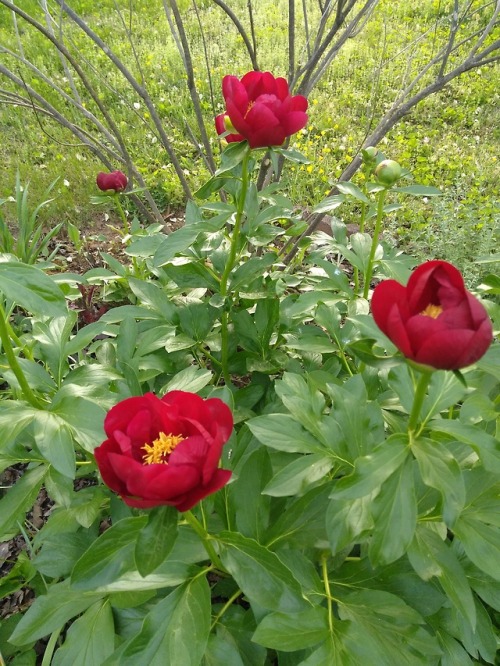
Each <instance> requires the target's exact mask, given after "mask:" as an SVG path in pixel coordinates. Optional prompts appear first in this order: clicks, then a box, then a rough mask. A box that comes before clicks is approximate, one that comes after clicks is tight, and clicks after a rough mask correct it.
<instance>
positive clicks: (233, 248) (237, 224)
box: [220, 148, 251, 384]
mask: <svg viewBox="0 0 500 666" xmlns="http://www.w3.org/2000/svg"><path fill="white" fill-rule="evenodd" d="M250 155H251V151H250V148H248V149H247V152H246V153H245V156H244V157H243V161H242V163H241V190H240V195H239V198H238V202H237V206H236V217H235V221H234V227H233V232H232V234H231V245H230V248H229V256H228V258H227V262H226V265H225V266H224V272H223V273H222V276H221V279H220V295H221V296H222V298H223V299H226V297H227V295H228V282H229V276H230V274H231V271H232V270H233V268H234V264H235V262H236V253H237V251H238V242H239V237H240V231H241V223H242V221H243V211H244V208H245V199H246V196H247V191H248V183H249V178H248V161H249V159H250ZM226 306H227V304H224V311H223V313H222V319H221V364H222V375H223V377H224V381H225V382H226V384H230V383H231V375H230V374H229V368H228V358H229V334H228V324H229V312H228V311H227V309H226Z"/></svg>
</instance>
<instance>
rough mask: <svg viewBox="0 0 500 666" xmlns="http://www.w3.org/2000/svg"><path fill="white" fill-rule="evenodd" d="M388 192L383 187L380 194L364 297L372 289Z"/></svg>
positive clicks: (366, 296)
mask: <svg viewBox="0 0 500 666" xmlns="http://www.w3.org/2000/svg"><path fill="white" fill-rule="evenodd" d="M386 194H387V190H386V189H383V190H381V191H380V192H379V195H378V202H377V219H376V221H375V230H374V232H373V240H372V246H371V248H370V256H369V257H368V266H367V267H366V273H365V287H364V290H363V298H368V292H369V291H370V282H371V279H372V275H373V262H374V260H375V252H376V251H377V246H378V237H379V236H380V229H381V227H382V218H383V216H384V203H385V197H386Z"/></svg>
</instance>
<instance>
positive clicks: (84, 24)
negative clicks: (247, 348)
mask: <svg viewBox="0 0 500 666" xmlns="http://www.w3.org/2000/svg"><path fill="white" fill-rule="evenodd" d="M156 1H157V2H158V3H160V0H156ZM39 3H40V6H41V8H42V14H43V17H44V20H38V19H37V18H36V17H35V16H34V15H33V14H30V13H29V12H27V11H25V10H23V9H21V8H20V7H18V6H17V5H16V4H15V2H14V0H0V6H1V5H3V6H4V7H5V8H7V9H9V10H10V12H11V16H12V21H13V27H14V31H15V35H16V43H17V47H16V48H12V45H11V47H10V48H9V47H7V46H5V45H2V44H0V54H2V55H3V56H4V57H3V61H4V62H2V61H0V75H1V76H2V77H3V78H4V80H8V81H10V84H9V85H8V86H6V87H1V88H0V103H3V104H15V105H17V106H19V107H23V108H25V109H26V110H31V111H32V112H35V113H36V116H37V119H38V121H39V123H40V125H41V128H42V129H44V128H43V122H42V119H43V117H50V118H51V119H53V120H55V121H57V122H58V123H60V124H61V125H62V126H64V127H65V128H66V129H67V130H69V131H70V132H71V133H72V134H73V135H74V136H75V137H76V139H77V140H78V142H79V144H81V145H84V146H86V147H87V148H88V149H89V150H90V151H91V152H92V153H93V154H94V155H95V156H96V157H97V158H98V159H99V160H100V161H101V162H102V164H103V165H104V166H105V167H106V168H108V169H110V170H111V169H114V168H117V166H118V167H120V168H122V169H123V170H125V171H126V172H127V174H128V176H129V179H130V181H131V182H132V183H135V184H137V185H138V186H139V187H143V188H146V183H145V182H144V180H143V177H142V175H141V173H140V172H139V170H138V169H137V167H136V165H135V164H134V158H133V155H132V154H131V148H130V146H129V142H128V141H127V135H126V134H124V133H123V132H122V131H121V130H120V127H119V125H118V124H117V122H116V119H115V118H114V116H113V112H112V107H110V105H109V104H104V103H103V101H102V100H101V98H100V95H99V90H98V84H99V83H101V84H102V81H103V76H102V72H101V71H99V70H98V69H97V68H96V66H95V64H93V63H92V61H89V60H88V59H87V58H86V57H85V56H84V54H83V53H82V52H81V50H80V49H78V47H77V46H76V45H75V43H74V41H72V40H71V35H72V34H74V33H72V32H71V31H70V30H69V29H68V24H70V25H71V29H72V30H74V29H75V28H76V29H78V30H81V31H82V33H84V34H85V35H86V37H87V38H88V39H90V40H91V41H92V42H93V44H94V46H95V47H97V49H99V50H101V51H102V53H104V54H105V56H106V57H107V58H108V59H109V61H110V62H109V66H110V67H112V68H116V70H117V71H118V72H119V73H120V75H121V76H122V77H123V79H124V80H125V81H126V83H127V85H128V86H129V87H130V89H131V90H132V91H133V93H134V94H135V95H136V96H137V98H138V99H141V100H142V102H143V103H144V105H145V107H146V108H147V111H148V113H149V118H150V120H149V121H148V122H149V129H150V131H151V132H152V133H154V135H155V136H156V137H157V139H158V142H159V144H160V145H161V146H162V147H163V149H164V150H165V151H166V154H167V155H168V159H169V161H170V163H171V164H172V166H173V168H174V169H175V172H176V174H177V177H178V179H179V182H180V184H181V186H182V189H183V191H184V194H185V196H186V198H187V199H189V198H191V196H192V193H191V190H190V186H189V183H188V181H187V179H186V176H185V173H184V170H183V167H182V165H181V161H180V159H179V155H178V152H177V151H176V148H175V145H174V141H173V138H172V136H171V131H170V130H169V128H168V126H167V124H166V123H165V121H164V120H163V119H162V118H161V115H160V113H159V112H158V107H157V104H156V102H155V99H154V97H153V95H152V94H151V93H150V90H149V89H148V83H147V80H146V77H145V76H144V72H143V68H142V66H141V61H140V58H139V57H138V55H137V51H136V47H135V44H134V34H133V30H132V25H131V23H127V20H126V17H125V13H124V12H123V11H122V9H121V8H120V5H119V2H118V0H115V3H114V4H115V11H116V16H117V20H118V21H119V23H120V24H121V27H122V29H123V34H125V35H126V37H127V39H128V42H129V46H130V52H131V54H132V58H133V59H132V65H131V66H129V65H127V64H126V63H125V62H124V61H123V59H122V58H120V57H119V56H118V55H117V53H116V52H114V51H113V49H112V48H111V46H110V45H109V44H108V43H107V42H106V41H104V40H103V39H102V38H101V37H100V36H99V34H98V33H97V32H96V30H94V29H93V28H92V27H91V25H89V23H88V21H86V20H85V19H84V18H83V17H82V16H81V15H79V14H78V13H77V12H76V11H75V10H74V9H73V8H72V7H71V6H70V5H69V4H68V3H67V2H65V1H64V0H53V3H52V4H51V5H50V6H49V4H48V2H47V0H39ZM161 3H162V7H161V9H162V13H163V14H164V17H165V20H166V23H167V24H168V27H169V31H170V33H171V35H172V37H173V40H174V42H175V45H176V47H177V49H178V51H179V56H180V58H181V59H182V64H183V67H184V71H185V75H186V79H185V80H186V85H187V88H188V90H189V94H190V98H191V101H192V106H193V110H194V117H195V123H194V126H191V125H190V124H189V123H188V122H187V121H186V126H185V131H186V134H187V136H188V137H189V138H190V139H191V141H192V143H193V145H194V146H195V149H196V151H197V152H198V154H199V156H200V158H201V159H203V161H204V163H205V164H206V166H207V168H208V170H209V171H210V172H211V173H213V172H214V171H215V168H216V166H215V159H214V154H213V150H212V145H211V143H210V140H209V133H208V131H207V124H206V123H207V121H208V122H210V123H212V118H206V117H204V114H203V112H202V105H201V102H200V94H199V90H198V87H197V84H196V79H195V74H194V66H193V60H194V58H193V53H192V48H193V47H192V43H191V41H192V40H190V38H189V34H188V31H187V30H186V21H185V15H184V17H183V12H182V11H181V10H180V8H179V6H178V4H177V1H176V0H161ZM377 4H378V0H335V1H334V0H318V6H317V7H314V8H311V7H310V5H309V6H308V3H307V2H306V0H302V1H301V2H300V3H299V2H298V1H297V0H288V78H289V82H290V87H291V89H292V91H293V92H294V93H299V94H302V95H306V96H307V95H309V94H310V93H311V91H312V90H313V89H314V87H315V86H317V84H318V83H319V82H320V81H321V79H322V78H323V77H324V76H325V74H326V73H327V71H328V69H329V67H330V65H331V64H332V62H333V61H334V59H335V57H336V56H337V55H338V53H339V52H340V51H341V49H342V48H343V47H344V45H345V44H346V43H347V42H348V41H349V40H352V39H355V38H356V37H357V35H358V34H359V33H360V31H361V30H363V28H364V27H365V26H366V24H367V23H368V22H369V21H370V20H371V18H372V16H373V13H374V11H375V10H376V6H377ZM452 4H453V6H452V7H450V12H449V13H448V14H445V15H441V16H439V17H437V18H436V26H434V29H431V30H429V31H428V32H427V33H425V34H423V35H419V36H418V37H416V38H415V40H414V42H412V43H411V44H409V45H408V46H407V47H406V48H405V49H404V51H402V52H401V53H400V54H399V59H400V61H401V62H402V67H401V72H402V76H401V80H402V84H401V88H400V91H399V93H398V94H397V95H396V96H395V98H394V100H393V101H392V104H391V106H390V108H389V109H388V110H386V111H385V112H381V114H380V115H379V117H376V116H375V115H374V117H372V119H371V121H370V126H369V127H367V128H366V136H365V139H364V141H363V143H362V145H360V146H359V148H360V149H361V148H362V147H366V146H369V145H372V146H376V145H377V144H378V143H379V142H380V141H381V139H383V138H384V137H385V135H386V134H387V133H388V132H389V131H390V130H391V129H392V128H393V127H394V125H395V124H396V123H397V122H398V121H400V120H401V119H402V118H403V117H404V116H405V115H407V114H409V113H410V112H411V111H412V109H414V107H415V106H416V105H417V104H418V103H419V102H421V101H422V100H424V99H425V98H427V97H429V96H430V95H433V94H435V93H437V92H438V91H440V90H442V89H443V88H444V87H445V86H446V85H447V84H449V83H450V81H452V80H453V79H455V78H456V77H458V76H461V75H463V74H465V73H466V72H468V71H470V70H472V69H474V68H477V67H482V66H484V65H488V64H490V63H492V62H495V61H496V60H498V59H499V58H500V39H495V36H496V34H498V30H497V29H498V26H499V25H500V23H499V16H500V0H479V1H475V0H453V3H452ZM204 5H205V9H206V5H207V2H205V3H204ZM208 5H209V6H210V5H215V6H216V7H217V8H218V11H220V12H223V13H224V14H225V15H226V17H227V19H229V20H230V22H231V24H232V25H233V27H234V30H235V31H237V32H238V33H239V34H240V36H241V38H242V40H243V44H244V46H245V49H246V51H247V53H248V58H249V62H250V66H251V67H252V68H253V69H255V70H258V69H260V64H261V63H260V61H259V48H260V46H259V43H258V40H257V38H256V30H255V12H254V8H253V4H252V0H247V2H246V6H245V9H244V10H243V11H242V13H241V14H240V15H237V14H236V13H235V11H234V10H233V9H231V8H230V7H229V6H228V4H227V3H226V2H223V0H208ZM128 9H129V12H130V15H131V12H132V4H130V7H129V8H128ZM205 9H201V8H200V7H199V6H198V4H197V0H192V7H191V11H192V12H194V16H195V17H196V21H197V24H198V28H199V35H201V44H202V48H203V57H204V62H205V66H206V73H207V78H208V81H209V86H210V98H211V103H212V111H213V115H216V108H215V95H214V92H213V91H214V86H213V84H212V79H211V73H210V72H211V68H210V58H209V52H208V48H207V40H206V38H205V30H204V25H203V18H204V13H203V12H204V11H205ZM244 14H245V15H244ZM23 23H25V24H28V25H29V26H30V29H35V30H36V31H38V32H39V33H40V34H41V35H42V36H43V37H44V38H45V39H46V41H47V45H48V46H49V45H50V46H51V47H52V48H53V49H54V52H55V54H56V57H58V58H59V59H60V62H61V67H62V68H63V71H64V73H65V77H66V80H67V81H68V83H69V92H68V90H64V89H63V88H62V87H61V86H60V85H59V84H58V83H57V81H56V80H54V78H53V77H51V76H49V75H48V74H46V73H45V72H43V71H41V70H40V69H39V68H38V67H37V66H36V65H35V64H34V63H33V62H31V61H30V59H29V57H27V56H26V54H25V49H24V48H23V41H22V33H23V29H22V28H23V27H24V26H22V24H23ZM244 24H245V25H246V26H247V27H245V25H244ZM468 25H473V26H474V28H473V29H469V30H468V31H467V29H466V27H467V26H468ZM464 26H465V28H464ZM438 28H439V33H440V34H443V33H444V34H445V35H446V37H445V38H444V39H443V38H441V40H440V41H439V43H438V44H436V46H435V48H434V49H433V50H432V54H431V55H430V56H429V58H428V60H427V62H425V63H423V64H422V65H421V66H420V67H419V69H418V71H417V72H416V73H415V68H414V67H413V66H412V64H413V63H412V60H413V57H412V54H413V51H412V47H414V46H415V45H416V44H417V43H418V42H419V41H421V40H422V39H435V36H436V34H437V32H438ZM298 35H300V37H301V42H303V43H301V44H298V40H297V36H298ZM12 63H14V66H13V65H12ZM9 64H10V66H9ZM383 64H384V63H383V62H381V63H380V69H381V68H382V67H383ZM22 71H24V72H31V73H32V74H33V75H34V76H35V78H36V79H37V80H38V81H39V82H42V85H43V86H44V88H43V87H42V86H40V89H37V88H35V87H34V86H33V85H31V84H29V83H27V81H26V77H25V76H23V74H22ZM379 74H380V71H378V72H374V77H377V76H378V75H379ZM107 85H108V87H109V84H107ZM47 88H48V89H50V90H51V93H52V94H51V96H50V97H51V99H52V100H53V99H54V97H56V99H57V100H58V102H54V101H52V102H51V101H49V99H48V97H49V95H47V94H44V92H43V90H44V89H45V90H47ZM113 92H114V94H115V95H116V97H117V99H118V98H119V97H120V95H119V93H118V92H117V91H116V90H115V91H113ZM54 93H55V95H54ZM85 100H87V101H88V100H92V101H93V104H92V105H91V106H92V108H93V109H94V111H90V110H89V109H88V106H89V105H88V104H86V103H85ZM122 101H123V102H124V103H127V102H126V101H125V100H122ZM131 112H133V108H132V107H131ZM359 166H360V158H359V157H358V156H356V157H355V158H354V159H353V161H352V162H351V163H350V164H349V165H348V167H347V168H346V169H345V171H344V172H343V174H342V175H341V176H340V180H348V179H349V178H351V177H352V175H353V174H354V173H355V172H356V170H357V169H358V168H359ZM269 177H270V173H267V174H266V173H263V174H261V183H264V182H265V181H266V178H267V179H268V178H269ZM274 177H276V174H274ZM136 203H137V205H138V206H139V208H140V209H141V210H142V212H143V213H144V214H145V215H146V216H147V217H148V218H149V219H150V220H161V219H162V218H161V213H160V211H159V210H158V207H157V206H156V204H155V201H154V199H153V197H152V196H151V194H150V192H149V191H148V190H147V189H145V203H144V202H143V201H142V200H141V199H139V198H137V197H136ZM319 221H320V220H319V218H317V217H316V218H311V220H310V226H309V229H308V231H307V232H306V233H310V232H311V231H312V230H313V229H314V228H315V227H316V226H317V224H318V223H319Z"/></svg>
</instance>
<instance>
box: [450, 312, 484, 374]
mask: <svg viewBox="0 0 500 666" xmlns="http://www.w3.org/2000/svg"><path fill="white" fill-rule="evenodd" d="M492 342H493V327H492V325H491V321H490V320H489V319H488V320H485V321H483V323H482V324H481V326H480V327H479V328H478V330H477V331H476V332H475V333H474V336H473V337H472V339H471V340H470V342H469V345H468V347H467V348H466V349H464V350H463V353H462V355H461V356H460V358H459V359H458V360H457V367H458V368H466V367H467V366H468V365H471V364H472V363H475V362H476V361H479V359H480V358H481V357H482V356H484V354H486V352H487V351H488V348H489V346H490V345H491V343H492Z"/></svg>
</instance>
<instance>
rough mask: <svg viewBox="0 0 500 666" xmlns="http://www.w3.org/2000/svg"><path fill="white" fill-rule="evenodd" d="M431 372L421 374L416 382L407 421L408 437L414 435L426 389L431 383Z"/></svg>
mask: <svg viewBox="0 0 500 666" xmlns="http://www.w3.org/2000/svg"><path fill="white" fill-rule="evenodd" d="M431 377H432V372H422V374H421V375H420V378H419V380H418V382H417V386H416V388H415V394H414V396H413V406H412V408H411V412H410V418H409V420H408V433H409V435H410V437H411V436H412V435H413V434H414V433H415V431H416V429H417V425H418V417H419V416H420V411H421V410H422V405H423V403H424V400H425V396H426V394H427V387H428V386H429V382H430V381H431Z"/></svg>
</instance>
